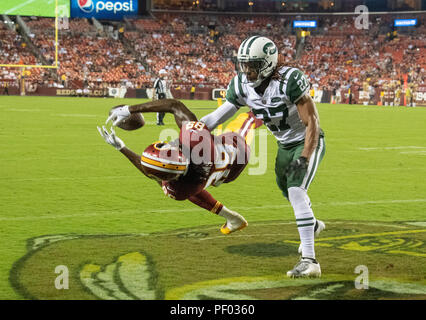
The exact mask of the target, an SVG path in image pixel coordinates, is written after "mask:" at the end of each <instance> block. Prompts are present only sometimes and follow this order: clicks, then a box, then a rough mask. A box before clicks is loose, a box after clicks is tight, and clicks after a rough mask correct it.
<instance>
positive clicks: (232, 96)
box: [226, 76, 245, 107]
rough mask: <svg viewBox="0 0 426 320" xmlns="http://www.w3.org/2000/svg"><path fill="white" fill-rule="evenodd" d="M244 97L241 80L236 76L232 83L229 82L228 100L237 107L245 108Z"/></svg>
mask: <svg viewBox="0 0 426 320" xmlns="http://www.w3.org/2000/svg"><path fill="white" fill-rule="evenodd" d="M244 97H245V94H244V91H243V87H242V84H241V78H240V77H239V76H235V77H234V78H232V80H231V82H229V85H228V89H227V90H226V100H227V101H228V102H230V103H232V104H233V105H234V106H236V107H242V106H245V101H244Z"/></svg>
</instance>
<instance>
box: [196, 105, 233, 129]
mask: <svg viewBox="0 0 426 320" xmlns="http://www.w3.org/2000/svg"><path fill="white" fill-rule="evenodd" d="M237 111H238V108H237V107H236V106H235V105H234V104H232V103H230V102H228V101H226V102H225V103H224V104H222V105H221V106H220V107H219V108H217V109H216V110H215V111H213V112H211V113H209V114H208V115H206V116H204V117H202V118H201V120H200V121H201V122H204V123H205V124H206V126H207V128H209V130H210V131H212V130H213V129H214V128H216V127H217V126H218V125H220V124H222V123H224V122H225V121H226V120H228V119H230V118H231V117H232V116H233V115H234V114H235V113H236V112H237Z"/></svg>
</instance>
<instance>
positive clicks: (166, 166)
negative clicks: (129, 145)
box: [141, 141, 189, 181]
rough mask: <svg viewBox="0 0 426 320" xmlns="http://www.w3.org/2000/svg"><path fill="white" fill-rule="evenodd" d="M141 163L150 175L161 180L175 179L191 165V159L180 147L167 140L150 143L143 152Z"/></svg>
mask: <svg viewBox="0 0 426 320" xmlns="http://www.w3.org/2000/svg"><path fill="white" fill-rule="evenodd" d="M141 164H142V166H143V167H144V171H145V173H146V174H147V175H148V176H149V177H151V178H153V179H156V180H160V181H170V180H175V179H177V178H178V177H179V176H181V175H182V174H185V173H186V171H187V170H188V167H189V161H188V160H187V159H186V157H185V156H184V155H183V154H182V151H181V150H180V149H179V147H175V146H172V145H171V144H170V143H168V142H167V141H157V142H154V143H152V144H150V145H149V146H148V147H147V148H146V149H145V151H144V152H143V154H142V157H141Z"/></svg>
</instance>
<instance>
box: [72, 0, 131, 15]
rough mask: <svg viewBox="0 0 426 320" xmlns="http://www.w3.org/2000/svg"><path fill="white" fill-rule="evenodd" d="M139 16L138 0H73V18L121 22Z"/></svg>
mask: <svg viewBox="0 0 426 320" xmlns="http://www.w3.org/2000/svg"><path fill="white" fill-rule="evenodd" d="M137 14H138V0H71V17H73V18H92V17H93V18H96V19H107V20H121V19H123V17H124V16H136V15H137Z"/></svg>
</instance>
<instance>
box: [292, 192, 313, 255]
mask: <svg viewBox="0 0 426 320" xmlns="http://www.w3.org/2000/svg"><path fill="white" fill-rule="evenodd" d="M288 197H289V200H290V203H291V206H292V207H293V210H294V215H295V217H296V223H297V230H298V231H299V236H300V243H301V244H302V257H304V258H311V259H315V248H314V246H315V240H314V228H315V222H316V219H315V216H314V213H313V211H312V209H311V206H310V204H311V202H310V199H309V197H308V194H307V193H306V190H304V189H302V188H299V187H291V188H288Z"/></svg>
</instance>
